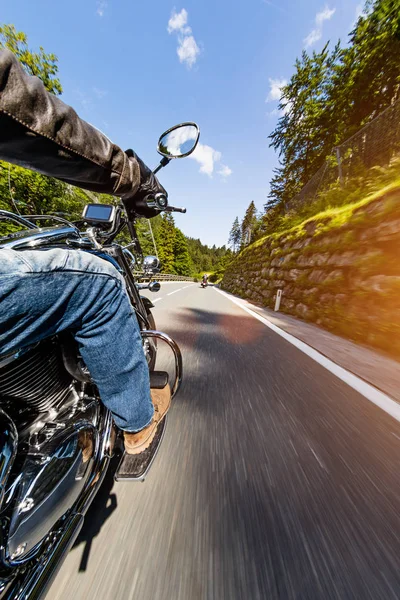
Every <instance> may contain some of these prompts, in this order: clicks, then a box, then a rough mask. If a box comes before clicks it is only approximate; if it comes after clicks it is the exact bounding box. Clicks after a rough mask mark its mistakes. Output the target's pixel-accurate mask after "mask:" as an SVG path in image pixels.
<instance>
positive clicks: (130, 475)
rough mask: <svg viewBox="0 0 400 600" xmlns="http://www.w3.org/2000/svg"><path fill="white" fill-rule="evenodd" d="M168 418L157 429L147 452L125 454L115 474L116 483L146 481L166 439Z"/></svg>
mask: <svg viewBox="0 0 400 600" xmlns="http://www.w3.org/2000/svg"><path fill="white" fill-rule="evenodd" d="M166 420H167V418H165V419H163V420H162V421H161V423H160V424H159V426H158V427H157V432H156V435H155V436H154V439H153V441H152V442H151V444H150V446H149V447H148V448H147V450H144V451H143V452H141V453H140V454H127V453H126V452H124V454H123V456H122V458H121V461H120V463H119V465H118V468H117V470H116V472H115V476H114V478H115V481H144V480H145V478H146V476H147V473H148V472H149V470H150V467H151V465H152V464H153V461H154V459H155V457H156V454H157V452H158V449H159V447H160V444H161V442H162V439H163V437H164V431H165V425H166Z"/></svg>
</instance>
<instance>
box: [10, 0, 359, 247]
mask: <svg viewBox="0 0 400 600" xmlns="http://www.w3.org/2000/svg"><path fill="white" fill-rule="evenodd" d="M361 7H362V3H360V0H330V1H329V2H328V3H325V2H324V0H322V1H321V0H307V1H306V0H297V1H296V0H246V2H243V1H240V2H239V1H238V0H182V3H181V2H179V3H177V2H176V0H145V1H143V0H141V1H139V0H79V1H78V0H68V2H56V1H55V0H35V1H32V0H18V1H17V2H11V1H10V0H0V23H13V24H14V25H15V26H16V27H17V29H20V30H22V31H24V32H25V33H27V35H28V38H29V43H30V46H31V47H33V48H35V47H37V46H39V45H42V46H43V47H44V49H45V50H46V51H47V52H54V53H55V54H56V55H57V56H58V59H59V76H60V79H61V82H62V85H63V88H64V94H63V96H62V98H63V100H64V101H65V102H67V103H69V104H71V105H72V106H73V107H74V108H75V109H76V110H77V112H78V113H79V114H80V116H81V117H82V118H84V119H86V120H88V121H89V122H90V123H92V124H93V125H95V126H96V127H98V128H99V129H101V130H102V131H104V133H106V134H107V135H108V136H109V137H110V138H111V139H112V140H113V141H115V142H116V143H117V144H119V145H120V146H121V147H122V148H124V149H125V148H129V147H130V148H133V149H134V150H135V151H136V152H137V153H138V154H139V155H140V156H141V157H142V158H143V160H144V161H145V162H146V163H147V164H148V165H149V166H155V165H156V164H157V162H158V155H157V154H156V151H155V147H156V142H157V139H158V136H159V134H160V133H161V132H163V131H164V130H165V129H167V128H168V127H169V126H171V125H173V124H175V123H177V122H181V121H185V120H191V121H192V120H193V121H196V122H197V123H198V124H199V125H200V128H201V137H200V142H201V144H202V145H201V146H200V148H199V150H198V152H197V155H196V157H195V158H192V159H189V158H186V159H182V160H176V161H173V162H172V163H171V164H170V165H169V166H168V167H167V168H166V169H163V170H162V171H161V172H160V174H159V175H160V180H161V182H162V183H163V185H164V186H165V187H166V188H167V190H168V193H169V199H170V203H171V204H174V205H176V206H186V208H187V209H188V212H187V214H186V215H177V216H176V218H175V220H176V224H177V226H178V227H180V228H181V229H182V231H183V232H184V233H185V234H186V235H190V236H192V237H196V238H198V237H199V238H200V239H201V240H202V242H203V243H207V244H209V245H212V244H214V243H215V244H216V245H222V244H224V243H226V242H227V238H228V234H229V230H230V228H231V225H232V222H233V220H234V219H235V217H236V216H239V218H240V219H241V218H242V217H243V215H244V212H245V210H246V208H247V206H248V204H249V203H250V201H251V200H254V202H255V203H256V206H257V208H258V209H260V210H261V209H262V206H263V204H264V203H265V201H266V199H267V195H268V191H269V181H270V179H271V176H272V169H273V168H274V167H275V166H276V164H277V158H276V156H275V154H274V152H273V150H272V149H271V148H269V147H268V134H269V133H270V132H271V131H272V130H273V128H274V126H275V124H276V121H277V118H278V116H279V115H278V114H277V110H276V107H277V104H278V102H277V100H278V98H279V86H280V85H281V84H282V82H283V81H285V80H287V79H288V78H290V75H291V73H292V72H293V64H294V61H295V59H296V57H297V56H299V55H300V53H301V51H302V49H303V48H308V49H309V50H310V51H311V50H313V49H316V50H319V49H321V47H322V46H323V44H324V43H325V42H326V41H327V40H331V41H332V43H335V42H336V40H337V39H338V38H339V37H340V38H341V39H342V40H343V41H346V40H347V34H348V32H349V31H350V29H351V27H352V24H353V23H354V21H355V18H356V16H357V14H358V13H359V11H360V9H361Z"/></svg>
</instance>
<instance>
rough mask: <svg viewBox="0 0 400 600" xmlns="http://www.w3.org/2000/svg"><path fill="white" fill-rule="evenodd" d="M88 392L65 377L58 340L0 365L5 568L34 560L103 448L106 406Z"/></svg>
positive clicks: (0, 491)
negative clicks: (102, 417) (101, 430)
mask: <svg viewBox="0 0 400 600" xmlns="http://www.w3.org/2000/svg"><path fill="white" fill-rule="evenodd" d="M77 360H78V358H77ZM87 385H88V384H82V383H78V382H76V381H75V380H74V378H73V377H72V375H71V374H70V373H69V372H68V371H67V370H66V368H65V365H64V360H63V353H62V349H61V346H60V341H59V340H58V339H57V338H54V339H51V340H46V341H44V342H41V343H40V344H38V345H37V346H36V347H34V348H32V349H30V350H28V351H26V352H24V353H22V354H21V355H20V356H17V355H14V356H12V357H11V356H10V357H7V358H6V359H5V360H3V361H2V362H1V363H0V409H1V410H0V444H1V445H0V463H1V464H2V465H3V467H2V468H1V469H0V478H1V480H0V485H1V489H0V524H1V526H2V530H3V544H2V548H1V554H2V555H1V559H2V563H3V565H5V566H13V565H17V564H21V563H23V562H25V561H26V560H28V559H29V558H32V556H34V554H35V552H36V551H37V550H38V549H39V548H40V546H41V542H42V540H43V539H44V538H45V537H46V535H47V534H48V532H49V531H51V530H52V528H54V526H55V524H56V523H57V522H58V521H59V520H60V519H62V518H64V517H65V516H66V514H67V511H68V509H69V508H70V507H72V506H73V505H74V503H75V502H76V500H77V499H78V497H79V495H80V494H81V492H82V490H83V488H84V487H85V484H86V482H87V481H88V479H89V477H90V474H91V472H92V467H93V458H94V457H95V455H96V451H97V449H98V446H99V439H98V438H99V435H98V432H97V429H96V426H97V425H98V423H99V419H100V415H101V405H100V403H99V401H98V398H97V397H95V396H94V395H92V396H90V395H87V394H85V393H84V391H83V390H84V386H87ZM89 391H90V384H89Z"/></svg>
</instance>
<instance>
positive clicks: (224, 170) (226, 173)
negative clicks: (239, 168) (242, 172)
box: [218, 165, 233, 177]
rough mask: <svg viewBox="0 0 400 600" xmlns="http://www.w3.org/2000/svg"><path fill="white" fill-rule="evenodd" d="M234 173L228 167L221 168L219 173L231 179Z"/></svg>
mask: <svg viewBox="0 0 400 600" xmlns="http://www.w3.org/2000/svg"><path fill="white" fill-rule="evenodd" d="M232 172H233V171H232V169H230V168H229V167H228V166H227V165H221V168H220V169H219V171H218V173H219V174H220V175H221V177H229V175H232Z"/></svg>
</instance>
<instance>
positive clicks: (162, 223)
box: [0, 25, 240, 275]
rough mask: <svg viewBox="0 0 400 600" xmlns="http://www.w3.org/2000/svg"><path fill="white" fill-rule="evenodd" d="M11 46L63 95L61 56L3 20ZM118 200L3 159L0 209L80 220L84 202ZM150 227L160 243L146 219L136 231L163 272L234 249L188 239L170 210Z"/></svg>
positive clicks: (200, 267) (209, 263)
mask: <svg viewBox="0 0 400 600" xmlns="http://www.w3.org/2000/svg"><path fill="white" fill-rule="evenodd" d="M2 47H6V48H8V49H9V50H11V51H12V52H13V53H14V54H15V55H16V56H17V57H18V59H19V60H20V62H21V63H22V65H23V67H24V69H25V71H26V72H27V73H29V74H30V75H35V76H37V77H39V78H40V79H41V80H42V81H43V83H44V85H45V87H46V89H47V90H48V91H49V92H52V93H53V94H61V92H62V87H61V83H60V81H59V79H58V78H57V77H56V75H57V72H58V66H57V57H56V56H55V55H54V54H46V53H45V51H44V49H43V48H40V49H39V52H33V51H32V50H30V49H29V46H28V39H27V36H26V34H25V33H23V32H21V31H17V30H16V29H15V27H14V25H0V48H2ZM93 201H95V202H105V203H111V204H114V203H115V202H117V199H115V198H113V197H112V196H109V195H105V194H93V193H91V192H86V191H83V190H81V189H79V188H75V187H73V186H71V185H68V184H66V183H63V182H61V181H58V180H57V179H53V178H50V177H45V176H43V175H41V174H39V173H35V172H32V171H29V170H27V169H24V168H22V167H18V166H12V165H9V164H8V163H5V162H1V161H0V208H2V209H4V210H9V211H11V212H20V213H21V214H27V215H34V214H37V215H43V214H55V213H56V214H58V215H59V216H62V217H64V218H66V219H68V220H72V221H73V220H78V219H79V218H80V217H81V215H82V210H83V207H84V205H85V204H87V203H89V202H93ZM238 226H239V223H238ZM151 227H152V230H153V235H154V239H155V244H156V248H157V249H156V248H155V247H154V244H153V239H152V235H151V231H150V223H149V221H148V220H147V219H138V220H137V223H136V230H137V234H138V237H139V241H140V244H141V246H142V250H143V253H144V255H147V254H155V253H157V251H158V255H159V258H160V261H161V263H162V270H163V272H165V273H177V274H179V275H193V274H196V273H204V272H210V271H213V270H215V269H218V268H220V267H221V264H222V261H223V259H224V257H225V256H230V255H231V252H230V250H227V249H226V248H225V246H223V247H222V248H216V247H215V246H213V247H212V248H209V247H208V246H205V245H203V244H202V243H201V242H200V240H194V239H190V238H186V237H185V236H184V234H183V233H182V232H181V231H180V229H177V228H176V227H175V223H174V219H173V217H172V215H171V213H166V214H164V215H163V216H162V217H161V216H157V217H155V218H153V219H151ZM15 229H16V226H14V225H12V224H9V223H8V222H3V223H0V234H2V235H4V234H6V233H9V232H11V231H15ZM239 229H240V227H239ZM118 241H119V242H120V243H128V242H129V241H130V238H129V236H128V234H127V232H126V231H124V232H122V233H121V234H120V235H119V238H118Z"/></svg>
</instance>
